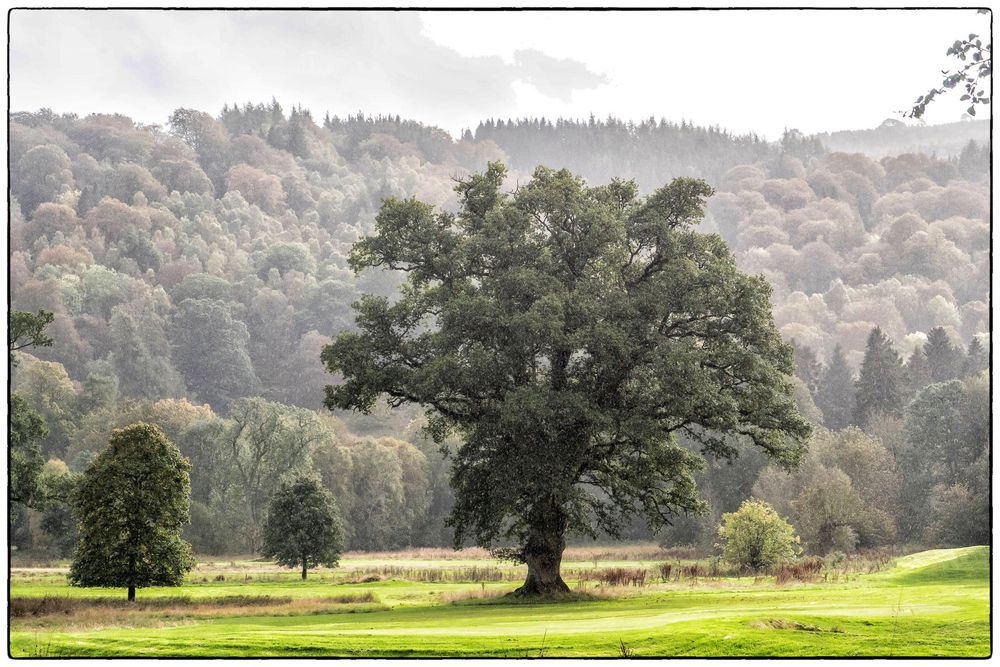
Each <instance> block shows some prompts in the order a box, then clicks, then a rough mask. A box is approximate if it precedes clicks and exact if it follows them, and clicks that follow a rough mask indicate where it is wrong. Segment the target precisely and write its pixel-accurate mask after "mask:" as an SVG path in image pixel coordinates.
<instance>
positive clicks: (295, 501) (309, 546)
mask: <svg viewBox="0 0 1000 667" xmlns="http://www.w3.org/2000/svg"><path fill="white" fill-rule="evenodd" d="M343 548H344V530H343V528H342V527H341V524H340V513H339V512H338V511H337V504H336V502H334V499H333V496H332V495H331V494H330V492H329V491H327V490H326V489H324V488H323V487H322V486H321V485H320V481H319V480H318V479H317V478H315V477H312V476H307V475H300V476H298V477H296V478H295V479H294V480H293V481H291V482H286V483H284V484H282V485H281V487H280V488H278V490H277V491H276V492H275V494H274V496H273V497H272V498H271V504H270V506H269V507H268V510H267V519H266V520H265V522H264V546H263V548H262V550H261V551H262V553H263V555H264V556H266V557H268V558H273V559H274V560H275V561H277V562H278V563H279V564H280V565H284V566H285V567H296V566H299V565H301V566H302V578H303V579H305V578H306V572H307V571H308V569H309V568H310V567H316V566H317V565H320V564H323V565H326V566H327V567H336V566H337V563H338V562H339V560H340V552H341V550H343Z"/></svg>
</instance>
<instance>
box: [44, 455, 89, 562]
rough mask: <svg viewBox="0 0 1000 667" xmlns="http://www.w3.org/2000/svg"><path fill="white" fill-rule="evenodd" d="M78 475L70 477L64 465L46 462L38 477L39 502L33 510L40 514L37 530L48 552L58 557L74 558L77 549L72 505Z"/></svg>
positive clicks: (57, 461) (55, 461) (58, 462)
mask: <svg viewBox="0 0 1000 667" xmlns="http://www.w3.org/2000/svg"><path fill="white" fill-rule="evenodd" d="M78 481H79V475H76V474H73V473H71V472H70V471H69V468H68V467H67V466H66V464H65V463H63V462H62V461H59V460H52V461H49V462H48V463H47V464H46V465H45V467H44V469H43V470H42V474H41V475H40V477H39V483H38V486H39V489H40V493H39V495H40V496H41V498H40V501H39V502H38V503H36V509H38V510H40V511H41V512H42V520H41V522H40V528H41V529H42V532H43V533H44V534H45V536H46V539H47V541H48V551H49V552H50V553H51V554H53V555H55V556H57V557H59V558H67V557H69V556H72V555H73V550H74V549H75V548H76V542H77V530H76V518H75V517H74V516H73V508H72V506H71V501H72V499H73V493H74V490H75V489H76V484H77V482H78Z"/></svg>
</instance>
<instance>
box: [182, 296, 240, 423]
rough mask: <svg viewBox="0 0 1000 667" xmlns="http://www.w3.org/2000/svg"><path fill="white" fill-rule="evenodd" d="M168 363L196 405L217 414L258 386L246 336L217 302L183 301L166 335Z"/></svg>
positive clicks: (237, 322)
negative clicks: (196, 400) (171, 361)
mask: <svg viewBox="0 0 1000 667" xmlns="http://www.w3.org/2000/svg"><path fill="white" fill-rule="evenodd" d="M169 337H170V342H171V347H172V348H173V359H174V364H175V365H176V367H177V369H178V370H179V371H180V372H181V375H183V376H184V381H185V383H186V384H187V387H188V389H189V390H191V391H192V392H193V393H194V394H195V395H196V396H197V397H198V398H199V399H200V400H202V401H205V402H206V403H208V404H209V405H211V406H212V407H213V408H216V409H221V408H224V407H225V406H227V405H228V404H229V402H230V401H232V400H233V399H235V398H237V397H239V396H245V395H247V394H252V393H253V392H254V389H255V388H256V387H257V385H258V384H259V382H258V380H257V376H256V374H255V373H254V369H253V365H252V364H251V362H250V354H249V351H248V346H249V343H250V335H249V334H248V333H247V327H246V325H245V324H244V323H243V322H241V321H240V320H238V319H235V318H234V317H233V315H232V311H231V309H230V307H229V306H228V305H227V304H226V303H225V302H223V301H215V300H211V299H186V300H184V301H183V302H181V304H180V305H179V306H178V307H177V310H176V312H175V313H174V316H173V320H172V322H171V325H170V329H169Z"/></svg>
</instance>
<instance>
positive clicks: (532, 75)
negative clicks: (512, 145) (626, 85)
mask: <svg viewBox="0 0 1000 667" xmlns="http://www.w3.org/2000/svg"><path fill="white" fill-rule="evenodd" d="M514 62H515V64H516V65H517V67H518V68H519V69H520V70H521V72H522V73H523V74H522V75H523V76H524V79H525V81H527V82H528V83H530V84H531V85H533V86H534V87H535V88H537V89H538V91H539V92H541V93H542V94H544V95H548V96H549V97H555V98H558V99H560V100H562V101H564V102H569V101H571V100H572V98H573V92H574V91H576V90H589V89H591V88H597V87H598V86H600V85H602V84H605V83H608V77H607V76H605V75H604V74H596V73H594V72H591V71H590V70H589V69H588V68H587V66H586V65H585V64H583V63H582V62H580V61H579V60H573V59H571V58H553V57H552V56H548V55H545V54H544V53H542V52H541V51H538V50H535V49H521V50H519V51H515V52H514Z"/></svg>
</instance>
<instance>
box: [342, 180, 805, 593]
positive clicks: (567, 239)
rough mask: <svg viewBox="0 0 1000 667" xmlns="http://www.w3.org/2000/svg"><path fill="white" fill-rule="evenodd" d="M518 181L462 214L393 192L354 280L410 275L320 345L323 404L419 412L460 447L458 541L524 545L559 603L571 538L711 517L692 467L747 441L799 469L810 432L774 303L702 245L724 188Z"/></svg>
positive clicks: (716, 240) (362, 306)
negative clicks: (687, 515) (701, 225)
mask: <svg viewBox="0 0 1000 667" xmlns="http://www.w3.org/2000/svg"><path fill="white" fill-rule="evenodd" d="M504 176H505V169H504V167H503V166H502V165H501V164H499V163H493V164H490V165H489V167H488V169H487V170H486V172H485V173H483V174H479V175H474V176H471V177H469V178H467V179H465V180H462V181H460V182H459V183H458V185H457V186H456V191H457V192H458V194H459V201H460V209H459V211H458V212H457V213H455V214H452V213H449V212H443V211H435V210H434V209H433V208H432V207H431V206H430V205H428V204H424V203H422V202H419V201H416V200H415V199H407V200H399V199H392V198H390V199H387V200H386V201H385V202H384V204H383V206H382V209H381V211H380V213H379V215H378V217H377V222H376V231H375V234H374V235H373V236H370V237H368V238H365V239H363V240H361V241H359V242H358V243H357V244H356V245H355V247H354V249H353V252H352V255H351V264H352V267H353V268H354V269H355V270H356V271H359V272H360V271H361V270H363V269H366V268H372V267H378V268H383V269H385V268H388V269H396V270H401V271H405V272H406V273H407V276H408V280H407V282H406V283H405V285H404V286H403V287H402V288H401V289H400V292H399V294H398V298H394V299H386V298H383V297H377V296H365V297H363V298H362V299H361V300H360V301H359V302H358V303H357V304H355V307H356V309H357V325H358V330H357V331H356V332H346V333H343V334H341V335H340V336H339V337H338V338H337V339H336V340H335V341H334V342H333V343H332V344H331V345H329V346H327V347H326V348H325V349H324V352H323V360H324V362H325V364H326V366H327V369H328V370H329V371H330V372H332V373H340V374H342V377H343V382H342V383H340V384H338V385H335V386H330V387H328V388H327V398H326V404H327V406H328V407H330V408H331V409H332V408H340V409H352V408H353V409H358V410H362V411H367V410H370V409H371V408H372V407H373V406H374V405H375V402H376V400H377V399H378V398H379V397H380V396H382V395H388V397H389V400H390V403H391V404H393V405H401V404H403V403H407V402H412V403H418V404H421V405H423V406H425V407H427V408H428V418H429V427H428V428H429V430H430V431H431V432H432V434H433V435H435V437H436V438H438V439H440V438H443V437H445V436H447V435H448V434H450V433H452V432H457V434H458V435H459V436H461V440H462V443H463V444H462V445H461V446H460V447H459V448H458V449H457V452H456V453H455V458H454V462H453V470H452V484H453V486H454V489H455V496H456V498H455V507H454V510H453V512H452V516H451V518H450V522H451V524H452V525H453V526H454V528H455V537H456V544H459V543H461V542H462V541H463V540H464V539H465V538H466V537H467V536H469V537H472V538H473V539H474V540H475V542H476V543H478V544H480V545H483V546H488V547H490V546H498V545H503V544H510V543H514V544H516V545H517V549H516V551H517V555H518V556H519V557H520V558H521V559H523V560H524V561H525V562H526V563H527V565H528V576H527V580H526V581H525V583H524V585H523V586H522V587H521V588H520V589H518V590H519V592H520V593H522V594H548V593H558V592H562V591H566V590H567V587H566V584H565V583H564V582H563V580H562V578H561V577H560V573H559V566H560V562H561V558H562V552H563V550H564V548H565V544H566V541H565V540H566V534H567V533H568V532H571V531H572V532H578V533H583V534H591V535H595V534H596V533H597V532H598V531H603V532H606V533H608V534H611V535H616V534H618V533H619V532H620V531H621V529H622V528H623V527H624V526H625V525H626V522H627V521H628V520H629V519H630V517H632V516H633V515H635V514H637V513H642V514H644V515H645V516H646V518H647V520H648V521H649V522H650V524H651V525H652V526H653V527H658V526H662V525H663V524H665V523H668V522H669V521H670V518H671V516H673V515H675V514H676V513H678V512H689V511H698V510H700V509H702V507H703V503H702V501H701V500H700V499H699V497H698V493H697V489H696V488H695V483H694V479H693V473H694V472H695V471H696V470H697V469H698V468H699V467H700V466H701V464H702V462H703V459H702V457H701V456H699V455H698V454H695V453H692V452H691V451H689V450H688V449H685V448H683V447H681V446H679V444H678V443H677V440H676V437H677V435H679V434H686V435H687V436H688V437H690V438H693V439H694V440H696V441H697V442H699V443H700V445H701V453H702V454H704V455H708V456H724V457H730V456H733V455H734V454H735V452H736V448H735V447H734V440H740V439H743V440H746V441H748V442H752V443H753V444H754V445H757V446H758V447H760V448H762V449H764V450H765V451H766V452H768V453H769V454H770V455H772V456H773V457H774V458H776V459H777V460H779V461H781V462H783V463H786V464H791V463H794V462H795V461H796V460H797V459H798V457H799V456H800V455H801V452H802V448H803V444H802V442H803V439H804V438H805V437H806V436H807V434H808V432H809V427H808V425H807V423H806V422H805V421H804V420H803V419H802V418H801V417H800V416H799V415H798V414H797V412H796V409H795V405H794V402H793V400H792V397H791V385H790V383H789V380H788V376H789V374H791V373H792V370H793V362H792V350H791V348H790V347H789V346H788V345H785V344H783V343H782V341H781V338H780V336H779V334H778V332H777V330H776V329H775V327H774V324H773V321H772V318H771V310H770V303H769V295H770V288H769V286H768V284H767V283H766V281H765V280H764V279H763V278H762V277H752V276H746V275H743V274H741V273H740V272H739V271H737V269H736V265H735V262H734V260H733V256H732V255H731V254H730V252H729V250H728V248H727V247H726V244H725V242H723V240H722V239H721V238H720V237H719V236H717V235H709V234H701V233H698V232H697V231H696V230H695V226H696V225H697V224H698V222H699V221H700V219H701V218H702V215H703V206H704V200H705V198H707V197H708V196H710V195H711V194H712V190H711V189H710V188H709V187H708V186H707V185H706V184H705V183H704V182H702V181H700V180H696V179H690V178H678V179H675V180H674V181H673V182H671V183H670V184H669V185H667V186H665V187H663V188H661V189H659V190H657V191H656V192H655V193H653V194H652V195H650V196H648V197H645V198H642V197H639V196H638V193H637V188H636V185H635V184H634V183H633V182H630V181H628V182H627V181H621V180H614V181H612V182H611V183H610V184H608V185H604V186H600V187H588V186H587V185H586V184H585V183H584V182H582V181H581V180H580V179H578V178H576V177H574V176H573V175H572V174H570V173H569V172H568V171H566V170H561V171H554V170H551V169H548V168H544V167H539V168H538V169H537V170H536V171H535V173H534V176H533V178H532V179H531V181H530V182H528V183H527V184H525V185H523V186H521V187H519V188H518V189H517V190H516V191H515V192H513V193H504V192H503V191H502V183H503V180H504Z"/></svg>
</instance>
